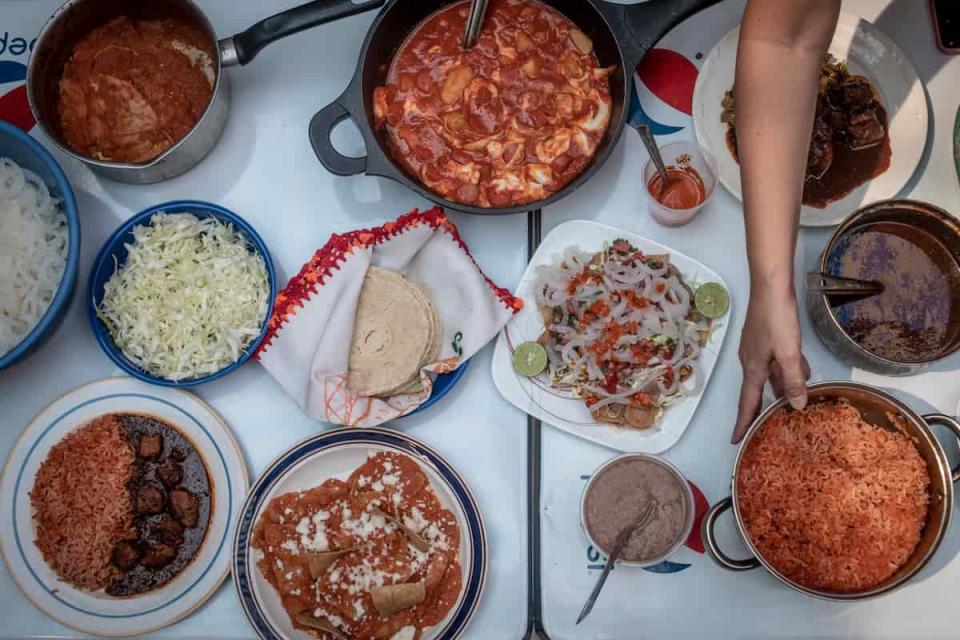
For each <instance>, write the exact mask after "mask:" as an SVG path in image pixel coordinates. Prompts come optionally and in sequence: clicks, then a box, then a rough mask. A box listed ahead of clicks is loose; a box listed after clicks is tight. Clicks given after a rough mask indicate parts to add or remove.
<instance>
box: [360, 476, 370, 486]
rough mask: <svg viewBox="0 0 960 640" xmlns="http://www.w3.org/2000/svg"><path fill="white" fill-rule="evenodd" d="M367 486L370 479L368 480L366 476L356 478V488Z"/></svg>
mask: <svg viewBox="0 0 960 640" xmlns="http://www.w3.org/2000/svg"><path fill="white" fill-rule="evenodd" d="M368 484H370V478H368V477H367V476H360V477H359V478H357V486H359V487H365V486H367V485H368Z"/></svg>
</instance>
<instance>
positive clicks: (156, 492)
mask: <svg viewBox="0 0 960 640" xmlns="http://www.w3.org/2000/svg"><path fill="white" fill-rule="evenodd" d="M163 502H164V501H163V492H162V491H161V490H160V489H158V488H157V487H156V486H154V485H152V484H149V483H148V484H144V485H143V486H142V487H140V489H138V490H137V506H136V508H137V513H145V514H150V513H160V512H161V511H163Z"/></svg>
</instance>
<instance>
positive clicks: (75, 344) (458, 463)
mask: <svg viewBox="0 0 960 640" xmlns="http://www.w3.org/2000/svg"><path fill="white" fill-rule="evenodd" d="M59 4H60V3H59V2H58V0H0V37H2V33H3V32H4V31H7V32H8V33H10V34H12V35H11V36H10V37H17V36H18V35H20V34H23V35H24V36H25V37H27V38H28V39H29V38H32V37H33V35H35V34H36V33H37V32H39V29H40V26H41V25H42V24H43V22H44V21H45V20H46V18H47V17H48V16H49V15H50V14H51V13H52V11H53V10H54V9H55V8H56V7H57V6H58V5H59ZM294 4H296V2H295V0H258V1H257V2H253V1H249V0H248V1H246V2H235V1H233V0H206V1H201V2H200V5H201V6H202V7H203V8H204V10H205V11H207V12H208V15H209V17H210V19H211V21H212V22H213V24H214V26H215V28H216V29H217V31H218V33H219V34H220V35H221V36H226V35H229V34H232V33H235V32H237V31H240V30H243V29H245V28H247V27H249V26H250V25H251V24H253V23H254V22H256V21H257V20H259V19H260V18H263V17H266V16H267V15H271V14H272V13H276V12H278V11H280V10H282V9H284V8H288V7H290V6H293V5H294ZM372 19H373V14H372V13H369V14H363V15H360V16H355V17H353V18H348V19H345V20H341V21H339V22H336V23H334V24H330V25H326V26H323V27H319V28H317V29H315V30H312V31H308V32H305V33H301V34H299V35H297V36H293V37H291V38H289V39H286V40H282V41H280V42H278V43H276V44H274V45H271V46H270V47H268V48H267V49H265V50H264V51H263V52H262V53H261V54H260V55H259V56H258V57H257V59H256V60H255V61H254V62H253V63H252V64H251V65H249V66H248V67H245V68H234V69H230V70H229V71H228V73H229V74H230V75H231V80H232V84H233V105H232V113H231V114H230V121H229V124H228V125H227V129H226V132H225V134H224V136H223V139H222V140H221V141H220V143H219V145H218V146H217V148H216V149H215V150H214V151H213V153H212V154H211V155H210V156H209V157H208V158H207V159H206V160H204V162H203V163H202V164H201V165H200V166H199V167H197V168H195V169H193V170H192V171H190V172H188V173H187V174H185V175H183V176H181V177H178V178H176V179H173V180H170V181H167V182H164V183H161V184H159V185H153V186H129V185H121V184H117V183H113V182H109V181H106V180H100V179H98V178H96V177H95V176H93V175H92V174H91V173H90V172H89V171H88V170H86V169H85V168H84V167H82V166H78V165H77V164H76V163H73V162H68V161H66V160H65V159H64V158H63V157H62V156H58V158H59V159H60V160H61V162H63V164H64V167H65V170H66V171H67V173H68V177H69V178H70V180H71V182H72V183H73V185H74V188H75V190H76V192H77V198H78V202H79V206H80V217H81V220H82V236H83V237H82V242H81V244H82V257H81V261H80V278H79V280H78V283H77V295H76V296H75V298H74V300H73V304H72V306H71V308H70V311H69V314H68V316H67V318H66V320H65V321H64V324H63V326H62V327H61V328H60V329H59V330H58V331H57V333H56V334H55V335H54V337H53V338H52V339H51V340H50V342H49V343H48V344H47V345H46V346H44V347H43V348H42V349H41V350H40V351H39V352H38V353H36V354H35V355H34V356H32V357H31V358H29V359H28V360H26V361H24V362H22V363H21V364H19V365H16V366H15V367H13V368H11V369H9V370H6V371H3V372H0V457H3V458H5V457H6V455H7V453H8V452H9V451H10V448H11V446H12V445H13V442H14V440H15V439H16V437H17V435H18V434H19V432H20V431H21V429H22V428H23V427H24V426H25V425H26V424H27V422H28V421H29V420H30V419H31V417H32V416H33V415H34V414H36V413H37V412H38V411H39V410H40V409H41V408H42V407H43V406H45V405H46V404H47V403H48V402H50V401H51V400H53V399H54V398H57V397H58V396H60V395H61V394H63V393H65V392H67V391H70V390H71V389H73V388H74V387H77V386H79V385H81V384H83V383H85V382H89V381H91V380H95V379H98V378H102V377H106V376H110V375H115V374H117V373H118V370H117V369H115V368H114V367H113V365H112V363H111V362H110V361H109V360H108V359H107V357H106V356H105V355H104V354H103V353H102V352H101V350H100V348H99V347H98V346H97V343H96V341H95V340H94V337H93V333H92V331H91V330H90V327H89V324H88V322H87V316H86V301H85V300H84V295H83V293H82V291H84V289H85V287H86V282H87V276H88V274H89V271H90V268H91V265H92V262H93V258H94V255H95V254H96V252H97V251H98V250H99V248H100V246H101V244H102V243H103V241H104V240H106V238H107V236H108V234H109V233H110V232H111V231H112V230H113V229H114V228H115V227H116V226H117V225H118V224H119V222H120V221H121V220H123V219H125V218H128V217H129V216H131V215H133V214H135V213H136V212H138V211H140V210H142V209H144V208H146V207H147V206H149V205H152V204H156V203H160V202H164V201H167V200H174V199H184V198H190V199H199V200H207V201H211V202H215V203H218V204H221V205H223V206H225V207H227V208H229V209H232V210H233V211H235V212H237V213H238V214H240V215H241V216H243V217H244V218H246V219H247V220H248V221H249V222H250V223H251V224H252V225H253V226H254V227H255V228H256V229H257V230H258V231H259V233H260V234H261V236H262V237H263V239H264V241H265V242H266V243H267V246H268V247H269V249H270V251H271V253H272V254H273V257H274V262H275V265H276V267H277V269H278V272H279V273H278V275H279V279H280V281H281V282H283V283H285V282H286V280H287V278H289V277H290V276H291V275H293V274H295V273H296V272H297V271H298V270H299V268H300V266H301V264H302V263H303V262H304V261H306V260H307V259H308V258H309V257H310V256H311V255H312V254H313V251H314V250H316V249H317V248H319V247H320V246H322V245H323V244H324V243H325V242H326V240H327V238H328V237H329V236H330V234H331V233H332V232H342V231H347V230H350V229H356V228H359V227H369V226H374V225H377V224H380V223H382V222H384V221H385V220H387V219H390V218H394V217H396V215H399V214H401V213H405V212H407V211H408V210H410V209H411V208H413V207H421V208H423V207H428V206H430V203H429V202H427V201H425V200H423V199H422V198H420V197H419V196H417V195H415V194H414V193H413V192H411V191H409V190H407V189H405V188H403V187H400V186H398V185H396V184H394V183H392V182H387V181H385V180H379V179H375V178H366V177H357V178H338V177H335V176H333V175H331V174H330V173H328V172H327V171H326V170H324V169H323V167H322V166H321V165H320V163H319V162H318V161H317V159H316V157H315V156H314V154H313V151H312V150H311V148H310V144H309V141H308V139H307V124H308V123H309V121H310V118H311V117H312V116H313V114H314V113H315V112H316V111H317V110H319V109H320V108H321V107H323V106H324V105H326V104H327V103H329V102H330V101H331V100H332V99H333V98H335V97H336V96H337V95H339V93H340V92H341V91H342V90H343V88H344V87H346V85H347V82H348V81H349V79H350V76H351V75H352V74H353V70H354V66H355V65H356V62H357V55H358V53H359V50H360V44H361V42H362V40H363V37H364V35H365V34H366V30H367V28H368V26H369V24H370V22H371V21H372ZM7 59H10V60H17V61H21V62H24V63H25V62H26V56H25V55H24V56H14V55H10V53H9V52H7V53H4V54H2V55H0V60H7ZM0 93H2V91H0ZM343 128H344V129H347V127H343ZM33 133H34V134H35V135H37V136H38V137H40V138H42V134H40V133H39V130H34V132H33ZM337 133H338V136H337V137H338V139H340V140H342V141H343V149H344V150H346V151H348V152H349V151H360V150H361V146H360V144H361V143H360V142H359V136H358V135H354V136H351V135H349V134H350V133H352V132H350V131H349V130H348V131H345V132H340V131H338V132H337ZM48 146H49V145H48ZM452 218H453V220H454V221H455V222H456V224H457V225H458V226H459V227H460V230H461V232H462V233H463V236H464V238H465V240H466V241H467V243H468V244H469V245H470V248H471V250H472V251H473V253H474V255H475V257H476V259H477V261H478V262H479V263H480V264H481V265H482V266H483V268H484V269H485V270H486V271H487V274H488V275H489V276H490V277H491V278H493V279H494V281H496V282H497V283H498V284H500V285H501V286H504V287H510V288H512V287H514V286H516V284H517V281H518V280H519V277H520V274H521V272H522V271H523V267H524V265H525V250H526V217H525V216H522V215H521V216H512V217H508V218H500V219H492V218H487V219H481V218H477V217H470V216H462V215H457V214H453V215H452ZM489 369H490V349H486V350H484V351H483V352H482V353H481V354H479V355H478V356H477V357H476V358H474V361H473V362H472V363H471V366H470V367H469V369H468V370H467V372H466V374H465V375H464V377H463V379H462V380H461V381H460V383H459V384H458V385H457V387H456V388H455V389H454V390H453V391H451V393H450V394H449V396H447V397H446V398H444V400H443V401H442V402H440V403H438V404H437V405H436V406H435V407H434V408H432V409H430V410H429V411H426V412H424V413H423V414H421V415H418V416H415V417H411V418H407V419H405V420H403V421H402V422H398V423H397V424H396V427H397V428H398V429H401V430H403V431H406V432H409V433H411V434H412V435H414V436H416V437H418V438H421V439H423V440H424V441H426V442H428V443H430V444H431V445H432V446H434V447H436V448H437V449H438V450H439V451H440V452H441V453H442V454H443V455H444V456H446V457H447V458H448V459H449V460H450V462H451V463H452V464H453V465H454V466H455V467H457V469H459V470H460V471H461V472H462V474H463V475H464V477H465V478H466V479H467V482H468V483H469V484H470V486H471V488H472V489H473V491H474V493H475V494H476V497H477V500H478V501H479V503H480V508H481V510H482V512H483V514H484V517H485V520H486V524H487V529H488V532H489V536H490V540H489V544H490V565H489V575H488V581H487V587H486V592H485V595H484V598H483V601H482V603H481V605H480V608H479V610H478V612H477V614H476V617H475V618H474V620H473V622H472V624H471V626H470V628H469V631H468V633H467V634H466V636H465V637H468V638H494V637H495V638H519V637H521V636H522V635H523V634H524V631H525V629H526V620H527V599H526V581H527V547H526V522H527V503H526V492H525V488H526V478H527V476H526V467H527V460H526V430H525V426H524V425H525V421H524V416H523V414H521V413H520V412H518V411H516V410H515V409H513V408H512V407H511V406H510V405H508V404H507V403H506V402H504V401H502V400H501V399H500V396H499V394H498V393H497V392H496V390H495V389H494V387H493V383H492V381H491V379H490V375H489ZM196 393H198V395H200V396H201V397H203V399H205V400H206V401H208V402H209V403H210V404H211V405H212V406H213V407H214V408H215V409H216V410H217V411H219V412H220V413H221V414H222V415H223V417H224V419H225V420H226V422H227V423H228V424H229V425H230V427H231V428H232V429H233V431H234V433H235V434H236V435H237V438H238V440H239V442H240V444H241V446H242V448H243V452H244V455H245V456H246V460H247V464H248V467H249V470H250V474H251V477H252V478H256V476H257V475H258V474H259V473H260V472H261V471H262V470H263V469H264V468H265V467H266V466H267V465H268V464H269V462H270V461H271V460H272V459H273V458H274V457H276V456H277V455H279V454H280V453H281V452H283V451H284V450H285V449H287V448H288V447H290V446H291V445H293V444H294V443H295V442H297V441H299V440H301V439H303V438H305V437H307V436H309V435H311V434H314V433H317V432H318V431H320V430H321V429H322V428H323V425H321V424H318V423H316V422H313V421H312V420H310V419H309V418H307V417H306V416H305V415H303V414H302V413H301V412H300V410H299V409H298V408H297V406H296V405H295V404H294V403H293V402H292V401H291V400H290V399H289V398H288V397H287V396H286V395H285V393H284V392H283V390H282V389H281V388H280V387H279V386H278V385H277V384H276V383H275V382H274V381H273V379H272V378H271V377H270V376H268V375H267V374H266V372H265V371H264V370H263V369H262V368H261V367H260V366H259V365H257V364H254V363H250V364H248V365H247V366H244V367H243V368H241V369H240V370H239V371H237V372H236V373H235V374H233V375H231V376H229V377H227V378H225V379H223V380H221V381H218V382H214V383H211V384H208V385H204V386H202V387H200V388H199V389H197V390H196ZM0 620H2V623H0V637H25V636H75V635H77V634H76V632H73V631H72V630H71V629H68V628H66V627H63V626H61V625H58V624H56V623H55V622H53V621H51V620H49V619H48V618H47V617H46V616H44V615H43V613H41V612H40V611H39V610H37V609H35V608H34V607H33V606H32V605H31V604H30V603H29V602H28V601H27V600H26V599H25V598H24V597H23V596H22V595H21V593H20V592H19V591H18V590H17V588H16V586H15V585H14V583H13V581H12V580H11V578H10V575H9V573H8V572H7V571H6V569H3V570H0ZM253 635H254V634H253V630H252V628H251V627H250V626H249V625H248V623H247V621H246V619H245V618H244V616H243V614H242V613H241V611H240V605H239V601H238V599H237V595H236V593H235V591H234V588H233V585H232V583H231V582H230V581H227V582H226V583H225V584H224V585H223V586H222V587H221V588H220V590H219V591H218V592H217V593H216V594H215V595H214V596H213V597H212V598H211V599H210V600H209V601H208V602H207V603H206V604H205V605H204V606H203V607H202V608H201V609H199V610H198V611H197V612H195V613H194V614H192V615H191V616H189V617H188V618H186V619H185V620H183V621H181V622H179V623H177V624H175V625H173V626H170V627H167V628H166V629H164V630H162V631H159V632H157V633H156V634H155V636H157V637H165V638H187V637H191V638H199V637H216V638H224V637H230V638H248V637H252V636H253Z"/></svg>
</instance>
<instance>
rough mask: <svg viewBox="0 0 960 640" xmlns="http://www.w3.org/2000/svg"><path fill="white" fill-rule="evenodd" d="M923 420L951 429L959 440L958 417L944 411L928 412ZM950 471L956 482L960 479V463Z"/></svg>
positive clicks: (959, 424)
mask: <svg viewBox="0 0 960 640" xmlns="http://www.w3.org/2000/svg"><path fill="white" fill-rule="evenodd" d="M923 420H924V422H926V423H927V424H929V425H935V424H938V425H940V426H942V427H946V428H947V429H950V431H952V432H953V435H954V436H956V438H957V440H960V422H957V420H956V418H951V417H950V416H945V415H943V414H942V413H928V414H927V415H925V416H923ZM950 473H951V475H952V477H953V482H954V483H957V482H958V481H960V464H957V466H955V467H954V468H953V469H951V470H950Z"/></svg>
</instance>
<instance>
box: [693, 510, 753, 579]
mask: <svg viewBox="0 0 960 640" xmlns="http://www.w3.org/2000/svg"><path fill="white" fill-rule="evenodd" d="M732 506H733V498H731V497H730V496H727V497H726V498H724V499H723V500H721V501H720V502H718V503H717V504H715V505H713V506H712V507H710V510H709V511H707V513H706V515H705V516H703V523H701V525H700V527H701V529H700V536H701V537H702V538H703V546H704V547H705V548H706V550H707V553H709V554H710V557H711V558H713V561H714V562H716V563H717V564H718V565H720V566H721V567H723V568H724V569H727V570H728V571H748V570H750V569H756V568H757V567H759V566H760V561H759V560H757V559H756V558H746V559H744V560H736V559H734V558H731V557H730V556H728V555H727V554H725V553H724V552H723V551H721V550H720V545H719V544H717V535H716V532H715V531H714V528H715V527H716V525H717V519H718V518H719V517H720V514H721V513H723V512H724V511H726V510H727V509H729V508H730V507H732Z"/></svg>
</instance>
